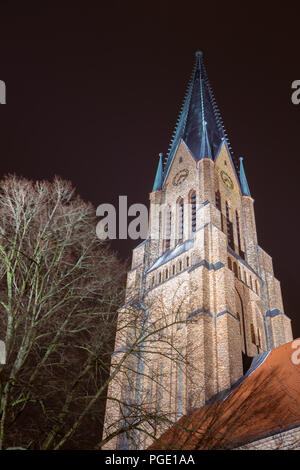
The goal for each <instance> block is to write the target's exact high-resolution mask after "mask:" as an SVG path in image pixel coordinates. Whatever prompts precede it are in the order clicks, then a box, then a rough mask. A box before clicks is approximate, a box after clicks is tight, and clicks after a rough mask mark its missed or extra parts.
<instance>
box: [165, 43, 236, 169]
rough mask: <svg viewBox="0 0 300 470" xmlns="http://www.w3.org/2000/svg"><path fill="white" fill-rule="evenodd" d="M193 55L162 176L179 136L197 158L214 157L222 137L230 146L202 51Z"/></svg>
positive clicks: (172, 155) (167, 166)
mask: <svg viewBox="0 0 300 470" xmlns="http://www.w3.org/2000/svg"><path fill="white" fill-rule="evenodd" d="M195 55H196V59H195V65H194V69H193V72H192V77H191V80H190V82H189V85H188V90H187V93H186V95H185V99H184V103H183V106H182V108H181V111H180V114H179V117H178V120H177V125H176V127H175V130H174V133H173V138H172V140H171V143H170V147H169V151H168V154H167V158H166V161H165V168H164V178H165V177H166V176H167V173H168V170H169V167H170V166H171V163H172V161H173V158H174V154H175V152H176V149H177V147H178V144H179V142H180V140H181V139H182V140H183V141H184V142H185V144H186V145H187V147H188V148H189V149H190V151H191V153H192V154H193V156H194V158H195V159H196V160H197V161H198V160H200V159H202V158H212V159H215V157H216V156H217V153H218V150H219V148H220V144H221V142H222V139H223V140H225V141H226V142H227V145H228V147H229V148H230V145H229V142H228V141H227V138H226V133H225V129H224V127H223V124H222V119H221V116H220V112H219V110H218V107H217V105H216V101H215V98H214V95H213V92H212V89H211V87H210V84H209V81H208V78H207V75H206V70H205V67H204V64H203V59H202V56H203V54H202V52H201V51H197V52H196V54H195Z"/></svg>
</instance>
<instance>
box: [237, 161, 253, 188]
mask: <svg viewBox="0 0 300 470" xmlns="http://www.w3.org/2000/svg"><path fill="white" fill-rule="evenodd" d="M239 174H240V182H241V189H242V193H243V196H251V193H250V189H249V186H248V182H247V178H246V174H245V170H244V165H243V158H242V157H240V171H239Z"/></svg>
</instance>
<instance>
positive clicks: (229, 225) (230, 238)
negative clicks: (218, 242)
mask: <svg viewBox="0 0 300 470" xmlns="http://www.w3.org/2000/svg"><path fill="white" fill-rule="evenodd" d="M226 222H227V238H228V245H229V246H230V248H232V249H234V243H233V228H232V222H231V221H230V217H229V205H228V202H227V201H226Z"/></svg>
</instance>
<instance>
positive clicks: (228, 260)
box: [227, 257, 232, 271]
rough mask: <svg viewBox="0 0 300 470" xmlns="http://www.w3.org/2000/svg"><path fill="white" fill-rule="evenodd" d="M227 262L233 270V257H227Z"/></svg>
mask: <svg viewBox="0 0 300 470" xmlns="http://www.w3.org/2000/svg"><path fill="white" fill-rule="evenodd" d="M227 263H228V268H229V269H230V270H231V271H232V262H231V258H229V257H228V258H227Z"/></svg>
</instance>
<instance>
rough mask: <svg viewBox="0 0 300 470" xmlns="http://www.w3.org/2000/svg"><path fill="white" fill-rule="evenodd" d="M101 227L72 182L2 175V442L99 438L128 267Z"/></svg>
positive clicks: (37, 444)
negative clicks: (99, 236) (97, 231)
mask: <svg viewBox="0 0 300 470" xmlns="http://www.w3.org/2000/svg"><path fill="white" fill-rule="evenodd" d="M95 226H96V221H95V211H94V209H93V207H92V205H91V204H87V203H85V202H83V201H82V200H81V199H80V198H79V197H78V196H76V195H75V193H74V189H73V188H72V186H71V184H70V183H69V182H66V181H62V180H61V179H59V178H55V179H54V181H53V182H52V183H49V182H46V181H43V182H36V183H33V182H31V181H28V180H26V179H24V178H18V177H16V176H8V177H6V178H5V179H4V180H2V181H1V182H0V339H1V340H4V341H5V345H6V353H7V360H6V364H0V396H1V402H0V448H1V449H4V448H8V447H14V446H21V447H23V448H31V449H55V448H57V449H58V448H62V447H65V448H74V447H75V448H86V447H89V446H91V445H93V444H92V443H93V442H97V441H98V440H99V432H100V424H101V419H102V415H103V409H104V400H105V391H106V386H107V372H108V366H109V361H110V355H111V352H112V347H113V339H114V333H115V324H116V323H115V320H116V311H117V308H118V307H119V306H120V304H121V301H122V300H123V282H124V267H123V265H122V264H121V263H120V262H119V261H118V260H117V257H116V256H115V254H114V253H112V252H111V250H110V249H109V248H108V246H107V245H106V244H104V243H103V242H100V241H99V240H97V238H96V234H95ZM87 423H88V425H89V430H90V432H89V435H88V436H87V437H85V436H86V434H87V433H86V432H85V429H84V428H85V426H86V425H87Z"/></svg>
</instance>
